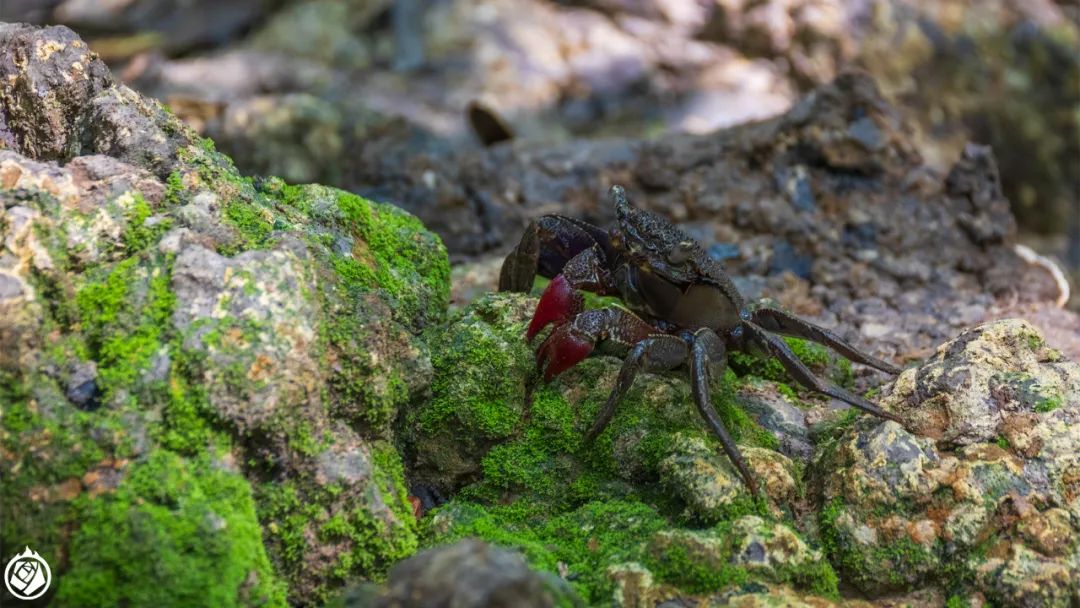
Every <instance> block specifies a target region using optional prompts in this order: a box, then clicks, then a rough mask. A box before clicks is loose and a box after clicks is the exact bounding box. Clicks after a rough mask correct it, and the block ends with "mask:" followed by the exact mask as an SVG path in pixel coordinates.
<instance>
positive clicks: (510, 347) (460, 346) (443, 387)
mask: <svg viewBox="0 0 1080 608" xmlns="http://www.w3.org/2000/svg"><path fill="white" fill-rule="evenodd" d="M486 304H487V301H481V302H479V303H478V304H477V308H475V313H474V314H472V315H467V316H463V317H462V318H461V319H460V320H459V321H458V322H457V323H454V324H451V325H450V326H449V327H446V328H440V329H437V330H435V331H433V332H431V333H429V334H428V335H427V336H426V337H427V342H428V344H429V346H430V348H431V364H432V367H433V368H434V369H435V377H434V379H433V381H432V384H431V391H432V401H431V403H430V404H429V405H427V406H426V407H425V408H424V409H423V410H422V411H421V412H420V415H419V419H418V423H419V426H420V429H421V430H422V431H423V432H426V433H432V434H434V433H438V432H439V431H440V430H442V429H445V428H448V425H450V428H451V429H452V430H455V432H456V431H460V433H461V439H462V440H465V441H469V440H471V439H476V438H493V439H494V438H504V437H507V436H509V435H510V434H511V433H512V432H513V431H514V429H515V428H516V427H517V425H518V422H519V421H520V420H521V415H522V405H523V402H524V397H525V386H524V383H523V381H522V380H521V379H522V378H524V377H525V376H527V375H528V374H529V373H531V369H532V367H533V366H534V365H535V364H534V363H533V361H532V357H531V356H530V355H529V349H528V346H527V345H526V344H525V341H524V340H523V339H521V337H520V336H518V335H516V334H515V332H512V331H507V332H501V331H494V330H493V328H492V327H491V326H490V325H489V324H488V323H487V320H486V317H487V315H489V314H494V311H492V310H487V311H485V309H484V307H485V306H486Z"/></svg>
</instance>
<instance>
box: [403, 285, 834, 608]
mask: <svg viewBox="0 0 1080 608" xmlns="http://www.w3.org/2000/svg"><path fill="white" fill-rule="evenodd" d="M535 302H536V300H535V298H532V297H529V296H524V295H519V294H491V295H488V296H484V297H482V298H481V299H479V300H478V301H476V302H474V303H473V304H472V305H470V306H469V307H468V308H466V309H465V310H464V311H462V313H461V314H460V315H459V316H457V317H455V318H454V319H452V320H451V321H450V322H448V323H447V324H446V325H445V326H443V327H439V328H436V329H433V330H431V332H430V333H429V334H428V343H429V346H430V348H431V353H432V360H433V362H434V364H435V369H436V374H435V379H434V381H433V383H432V390H433V395H432V399H431V401H430V402H427V403H422V404H418V405H417V406H414V407H411V408H410V409H409V410H408V413H407V414H406V415H405V416H404V417H403V421H402V429H401V433H400V434H399V436H400V437H401V439H400V441H402V443H403V448H404V451H405V454H406V461H407V465H408V467H409V470H410V475H411V479H412V480H413V483H414V485H415V486H416V487H417V489H418V490H426V489H433V490H435V491H436V492H437V493H439V494H442V495H446V496H450V495H453V496H454V497H455V498H454V499H453V500H452V501H451V502H450V503H449V504H448V505H446V506H444V507H441V508H439V509H437V510H436V511H434V514H433V515H430V516H428V517H427V518H426V519H425V523H424V528H425V530H426V532H425V533H424V534H423V543H424V544H429V545H430V544H442V543H446V542H450V541H453V540H456V539H459V538H465V537H470V536H476V537H480V538H483V539H485V540H488V541H490V542H493V543H495V544H499V545H502V546H507V547H514V548H518V549H520V550H522V551H523V552H524V555H525V556H526V557H527V559H528V561H529V563H530V564H531V565H532V566H533V567H536V568H540V569H542V570H546V571H548V572H554V573H561V574H562V575H563V577H564V578H566V579H567V580H568V581H570V583H571V585H572V587H573V588H574V589H575V590H576V591H577V592H578V593H579V595H581V597H582V598H583V599H584V600H585V601H586V602H587V603H588V604H590V605H602V604H604V603H605V602H606V601H609V600H610V598H612V597H613V594H614V592H615V590H616V587H617V586H618V582H617V578H618V577H616V576H615V575H613V574H611V573H609V572H608V570H609V568H610V567H614V566H616V565H618V564H624V563H625V564H631V563H632V564H639V565H640V566H641V567H642V568H645V569H648V570H649V571H650V572H651V573H652V574H651V575H650V576H654V577H655V578H656V580H657V581H658V584H663V585H669V586H674V587H675V588H679V589H682V590H683V591H685V592H687V593H698V594H708V593H713V592H718V591H720V590H723V589H736V588H741V587H742V586H745V585H747V584H751V583H755V582H759V583H762V584H794V585H797V586H801V587H803V588H805V589H807V590H811V589H812V590H814V591H817V592H821V593H824V594H825V595H830V594H835V592H836V587H835V576H834V575H832V571H831V568H830V567H829V565H828V563H827V562H825V561H824V559H823V558H822V557H821V556H820V554H816V557H814V558H813V559H812V560H811V561H813V563H814V565H813V566H812V567H811V566H807V567H808V568H816V569H817V570H815V572H816V573H817V574H813V575H804V574H803V573H802V572H803V570H802V569H801V568H802V566H803V565H805V564H802V562H800V564H801V565H800V567H799V568H796V570H799V571H800V574H798V575H795V574H793V573H790V572H788V573H779V572H775V571H772V570H770V571H769V573H768V574H765V573H763V571H759V570H756V569H755V568H753V567H750V566H744V565H739V566H729V565H728V557H729V554H730V553H732V552H734V551H735V549H734V548H733V546H732V545H730V544H727V541H725V542H724V543H723V546H722V547H716V551H714V552H713V555H714V558H715V559H714V562H712V564H713V565H711V566H710V565H706V566H702V567H701V568H702V572H701V576H700V577H698V578H696V579H695V581H696V582H687V581H685V580H682V579H680V578H679V571H680V568H678V567H672V565H673V564H674V563H675V562H674V561H673V560H675V557H673V556H674V553H675V552H677V551H676V550H675V549H672V550H671V551H669V550H668V549H666V548H663V546H662V545H663V543H662V542H661V541H660V540H656V539H657V538H660V537H657V536H656V535H658V534H660V535H663V534H668V535H675V536H673V537H672V538H675V537H678V538H682V536H679V535H681V534H684V533H685V534H699V535H713V536H715V537H716V538H727V535H728V532H730V530H731V527H732V526H733V525H734V522H735V521H737V520H739V519H740V518H741V517H743V516H745V515H748V514H755V513H756V514H759V515H761V516H763V517H765V519H759V520H758V521H760V522H761V523H762V525H779V526H784V525H786V526H787V528H785V529H787V530H789V532H790V534H791V535H792V537H793V538H798V533H796V532H795V531H794V526H795V520H794V519H793V517H792V513H793V512H794V510H795V509H794V506H795V504H796V503H797V502H798V501H799V500H800V499H801V496H802V486H801V474H800V471H799V467H798V465H796V464H795V463H793V462H791V461H790V460H788V459H787V458H786V457H785V456H783V455H782V454H780V453H779V452H777V451H775V450H776V448H777V447H778V442H777V440H776V438H775V437H774V436H773V435H772V434H770V433H769V432H768V431H765V430H764V429H762V428H761V427H759V426H758V425H757V424H756V423H755V422H754V421H753V419H752V418H750V417H749V416H748V415H747V414H746V413H745V412H744V411H743V410H742V409H741V408H740V407H739V406H738V404H737V402H736V399H735V392H736V388H737V385H738V384H739V380H738V379H737V378H736V376H735V375H734V374H733V373H731V372H730V371H729V372H727V373H726V374H725V375H724V376H722V377H720V378H717V379H716V381H715V382H714V404H715V406H716V407H717V410H718V412H719V413H720V415H721V418H722V419H723V420H724V423H725V424H726V425H727V427H728V429H729V430H730V431H731V433H732V435H733V436H734V437H735V438H736V441H737V442H738V443H739V444H740V445H741V446H742V450H743V452H744V455H745V456H746V458H747V460H748V461H749V462H750V465H751V467H753V468H754V469H755V471H756V472H757V473H758V474H759V476H760V477H761V478H762V479H763V480H765V482H764V483H763V484H762V485H763V487H764V489H765V491H766V492H767V493H768V495H769V496H770V499H769V500H768V501H767V502H763V503H760V504H755V502H754V501H753V500H752V498H751V497H750V495H749V494H748V493H747V491H746V489H745V487H744V486H743V483H742V481H741V479H740V478H739V476H738V474H737V473H736V472H735V471H734V469H733V467H732V466H731V464H730V462H728V461H727V459H726V458H725V457H724V456H723V453H722V452H721V450H720V446H719V443H718V442H717V441H716V440H715V439H714V438H713V437H712V435H710V434H709V433H708V431H707V430H706V429H705V426H704V423H703V421H702V420H701V418H700V415H699V414H698V413H697V410H696V408H695V407H694V405H693V402H692V400H691V396H690V390H689V386H688V383H687V381H686V379H685V378H683V377H681V376H680V375H679V374H678V373H673V374H671V375H653V374H643V375H642V376H641V377H639V378H638V380H637V381H636V382H635V384H634V386H633V387H632V388H631V390H630V391H629V393H628V394H627V396H626V398H625V399H624V401H623V402H622V403H621V405H620V406H619V409H618V410H617V412H616V414H615V417H614V419H613V420H612V421H611V423H610V425H609V426H608V427H607V429H606V430H605V431H604V432H603V433H601V435H600V436H599V437H597V439H596V440H595V441H594V442H592V443H586V442H585V441H584V439H583V437H584V434H585V431H586V430H587V429H588V427H589V426H590V425H591V424H592V422H593V420H594V418H595V416H596V414H597V412H598V410H599V408H600V407H601V405H602V404H603V403H604V401H605V400H606V399H607V396H608V393H609V392H610V390H611V383H612V382H613V381H614V378H615V376H616V375H617V373H618V368H619V366H620V361H619V360H618V359H615V358H611V357H604V356H595V357H591V358H589V359H586V360H585V361H584V362H582V363H581V364H580V365H578V366H577V367H575V368H574V369H572V370H570V371H568V372H566V373H565V374H564V375H563V376H561V377H560V378H559V379H558V380H557V381H555V382H553V383H551V384H548V385H543V386H541V385H538V384H537V382H536V378H535V375H534V368H535V355H534V354H533V351H532V348H531V347H530V346H529V345H528V344H526V342H525V340H524V330H525V325H526V324H527V322H528V319H529V318H530V317H531V314H532V311H533V309H534V308H535ZM766 522H772V523H768V524H767V523H766ZM781 522H787V523H786V524H784V523H781ZM664 538H666V537H664ZM650 539H652V540H650ZM799 542H800V543H801V542H802V541H801V540H800V541H799ZM657 543H659V544H657ZM807 551H810V549H807ZM800 559H802V558H800ZM807 559H809V558H807ZM613 572H614V571H613ZM819 575H820V576H819ZM819 579H820V580H819ZM830 581H831V582H830ZM698 583H700V584H698Z"/></svg>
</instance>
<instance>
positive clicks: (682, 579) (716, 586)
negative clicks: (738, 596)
mask: <svg viewBox="0 0 1080 608" xmlns="http://www.w3.org/2000/svg"><path fill="white" fill-rule="evenodd" d="M725 531H726V532H730V527H727V528H726V530H725ZM671 538H672V540H671V542H670V543H665V546H663V547H662V548H656V549H654V550H653V551H651V552H650V554H649V555H648V557H647V559H646V564H647V565H648V567H649V569H650V570H651V571H652V572H653V573H654V574H655V575H656V577H657V579H659V580H660V581H663V582H665V583H668V584H671V585H675V586H677V587H679V588H680V589H683V590H685V591H689V592H690V593H699V594H707V593H713V592H715V591H720V590H721V589H723V588H725V587H728V586H730V585H742V584H744V583H746V582H747V580H748V579H749V575H748V573H747V571H746V569H745V568H742V567H740V566H735V565H733V564H731V563H728V562H727V561H718V560H717V559H716V556H714V555H710V554H709V550H707V549H700V548H698V547H697V544H698V542H697V541H696V539H695V538H694V536H692V535H689V534H687V533H675V534H674V535H672V536H671ZM712 551H715V549H713V550H712ZM721 551H722V550H721ZM725 553H726V552H725ZM724 557H726V555H725V556H724Z"/></svg>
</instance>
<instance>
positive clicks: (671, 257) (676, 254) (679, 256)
mask: <svg viewBox="0 0 1080 608" xmlns="http://www.w3.org/2000/svg"><path fill="white" fill-rule="evenodd" d="M693 253H694V244H693V243H692V242H690V241H683V242H681V243H679V244H677V245H675V246H674V247H672V248H671V251H669V252H668V255H667V260H668V263H671V264H682V263H683V262H685V261H687V260H689V259H690V256H691V255H692V254H693Z"/></svg>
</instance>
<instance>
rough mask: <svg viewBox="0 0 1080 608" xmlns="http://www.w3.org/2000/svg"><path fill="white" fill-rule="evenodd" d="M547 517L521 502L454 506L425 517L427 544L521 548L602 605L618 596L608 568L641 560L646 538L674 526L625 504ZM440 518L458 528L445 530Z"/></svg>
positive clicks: (597, 505)
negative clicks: (468, 542)
mask: <svg viewBox="0 0 1080 608" xmlns="http://www.w3.org/2000/svg"><path fill="white" fill-rule="evenodd" d="M544 515H545V513H544V511H543V510H540V511H535V510H530V509H528V508H527V507H523V505H521V504H515V505H509V506H506V507H493V508H490V509H486V508H484V507H481V506H480V505H476V504H470V503H455V504H452V505H450V506H448V507H445V508H444V509H442V510H440V511H437V512H436V514H435V516H434V517H429V518H427V519H426V528H425V530H424V538H425V545H434V544H443V543H449V542H453V541H455V540H458V539H461V538H467V537H477V538H482V539H484V540H487V541H489V542H491V543H494V544H497V545H501V546H505V547H511V548H516V549H518V550H520V551H521V552H522V554H523V555H524V556H525V558H526V559H527V560H528V561H529V563H530V564H531V565H532V566H533V567H535V568H538V569H541V570H546V571H548V572H559V570H560V567H559V564H560V563H561V564H563V566H564V567H565V568H566V571H567V579H568V580H570V584H571V586H572V587H573V589H574V590H575V591H576V592H577V593H578V594H579V595H580V596H581V597H582V599H584V600H585V602H586V603H587V604H588V605H601V604H603V603H605V602H609V601H610V598H611V594H612V593H613V592H614V584H613V583H612V582H611V580H609V579H608V578H607V575H606V572H605V571H606V569H607V567H608V566H609V565H611V564H617V563H622V562H630V561H641V560H643V559H644V547H643V540H644V539H647V538H649V537H650V536H651V535H652V534H653V533H655V532H657V531H659V530H662V529H664V528H665V527H667V526H668V525H670V524H669V522H668V521H667V519H665V518H664V517H663V516H661V515H660V514H658V513H657V512H656V511H655V510H654V509H653V508H651V507H649V506H648V505H645V504H642V503H638V502H630V501H621V500H612V501H604V502H590V503H587V504H585V505H582V506H581V507H579V508H577V509H575V510H574V511H570V512H567V513H564V514H561V515H556V516H552V517H544ZM440 519H444V520H445V519H449V520H452V521H454V522H455V524H454V525H453V526H450V527H449V529H443V523H444V522H440Z"/></svg>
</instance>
